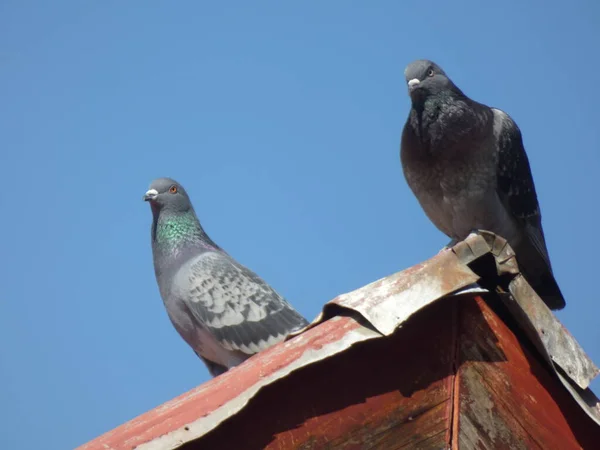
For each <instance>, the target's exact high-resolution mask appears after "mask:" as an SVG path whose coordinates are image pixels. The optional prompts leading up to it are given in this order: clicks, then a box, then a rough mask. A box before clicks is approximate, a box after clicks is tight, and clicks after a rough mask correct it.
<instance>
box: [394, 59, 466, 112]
mask: <svg viewBox="0 0 600 450" xmlns="http://www.w3.org/2000/svg"><path fill="white" fill-rule="evenodd" d="M404 76H405V77H406V83H407V84H408V93H409V95H410V98H411V100H412V102H413V104H414V103H421V102H423V101H425V100H426V99H427V98H428V97H432V96H437V95H440V94H443V93H449V92H454V93H460V94H461V95H462V92H460V90H459V89H458V88H457V87H456V86H455V85H454V83H453V82H452V80H450V78H448V76H447V75H446V73H445V72H444V70H443V69H442V68H441V67H440V66H438V65H437V64H436V63H434V62H433V61H429V60H427V59H419V60H417V61H414V62H412V63H410V64H409V65H408V66H407V67H406V69H405V70H404Z"/></svg>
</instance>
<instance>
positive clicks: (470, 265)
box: [80, 232, 600, 450]
mask: <svg viewBox="0 0 600 450" xmlns="http://www.w3.org/2000/svg"><path fill="white" fill-rule="evenodd" d="M482 276H483V277H484V279H483V280H482V279H481V277H482ZM483 281H485V283H484V282H483ZM480 283H481V284H480ZM494 283H497V286H496V288H494V289H493V290H492V292H489V291H488V288H490V289H491V288H492V287H491V286H493V285H494ZM484 285H485V287H484ZM482 293H484V294H485V295H487V296H488V297H490V298H492V297H494V298H498V297H499V298H501V299H502V301H503V302H504V304H506V306H507V307H508V309H509V311H510V313H511V316H512V317H513V318H514V319H515V320H516V322H517V323H518V324H519V326H520V327H521V328H522V329H523V330H524V332H525V334H526V336H527V338H528V339H529V342H531V343H532V344H533V345H534V347H535V348H536V349H537V351H538V353H539V355H541V357H542V359H543V360H545V361H546V362H547V363H548V364H547V368H550V369H551V371H553V372H549V371H548V370H547V368H546V366H543V365H542V364H541V363H539V362H537V364H538V366H539V367H537V366H536V368H535V370H534V369H533V367H534V366H535V364H533V362H532V361H535V358H534V357H532V356H531V355H529V354H527V355H526V357H522V356H519V355H520V354H519V352H525V350H524V349H522V348H521V347H520V345H519V341H518V340H517V339H516V338H514V336H512V335H511V334H510V330H509V328H508V327H507V326H506V325H505V324H503V323H502V321H501V320H500V319H499V318H498V317H497V316H495V314H494V312H493V311H492V310H491V309H490V308H489V307H488V306H487V305H486V304H485V302H484V301H483V300H482V299H480V298H479V299H478V300H477V301H476V302H477V303H476V305H477V308H478V310H479V315H478V316H477V314H475V313H474V312H473V311H474V310H473V308H471V309H469V308H467V309H466V310H465V311H467V312H469V314H471V316H472V320H471V322H469V323H467V322H465V320H466V319H465V317H467V316H468V314H466V313H465V314H463V313H462V311H463V309H464V307H463V306H461V307H460V308H459V307H458V306H457V305H464V304H468V302H471V303H473V302H474V301H475V300H473V298H474V297H475V296H477V295H479V294H482ZM426 306H429V307H428V308H426ZM477 308H476V309H477ZM486 308H487V309H486ZM457 311H458V312H457ZM457 317H458V318H457ZM476 319H477V320H476ZM503 326H504V328H503ZM478 327H479V328H481V327H483V328H484V329H486V330H487V329H491V330H492V332H491V333H487V334H485V333H483V332H481V333H479V334H473V333H475V331H477V330H479V328H478ZM470 328H472V329H473V330H475V331H473V333H471V334H469V333H467V331H465V330H468V329H470ZM479 331H481V330H479ZM549 334H553V336H548V335H549ZM511 336H512V337H511ZM469 339H470V341H469ZM477 339H483V341H482V342H478V341H477ZM465 342H471V344H469V345H470V347H469V346H467V347H465V345H466V344H465ZM490 343H493V344H494V345H495V347H494V346H492V345H491V344H490ZM488 344H489V345H488ZM422 345H427V346H426V347H422ZM507 346H509V347H510V346H512V347H514V348H512V347H511V348H510V349H508V347H507ZM477 352H479V353H477ZM515 352H516V353H515ZM478 355H479V356H480V358H478ZM501 356H503V357H502V358H501ZM449 361H450V362H449ZM515 361H520V362H519V363H518V364H517V363H516V362H515ZM511 364H512V365H511ZM515 364H516V365H515ZM554 364H556V367H555V365H554ZM513 366H514V367H513ZM542 366H543V367H542ZM432 367H437V369H435V370H433V369H432ZM529 368H531V373H529V375H527V373H528V372H527V371H528V370H529ZM561 368H562V369H561ZM513 369H514V370H513ZM563 369H564V373H563V371H562V370H563ZM432 370H433V372H435V375H433V374H432V373H433V372H432ZM524 370H525V372H523V371H524ZM505 372H506V373H505ZM522 372H523V373H525V375H527V376H525V375H524V374H523V373H522ZM597 372H598V369H597V368H596V367H595V366H594V365H593V363H592V362H591V360H589V358H588V357H587V356H586V355H585V353H584V352H583V350H582V349H581V348H580V347H579V345H578V344H577V342H576V341H575V340H574V339H573V338H572V336H571V335H570V334H569V333H568V332H567V331H566V330H565V329H564V327H562V325H560V323H559V322H558V320H557V319H556V318H555V317H554V315H553V314H552V313H551V312H550V311H549V310H548V309H547V307H546V306H545V304H544V303H543V302H542V301H541V300H540V299H539V297H537V295H536V294H535V293H534V292H533V291H532V290H531V288H530V287H529V285H527V283H526V281H525V280H524V279H523V277H522V276H520V274H519V271H518V265H517V262H516V259H515V257H514V253H513V251H512V249H511V248H510V246H508V244H507V243H506V241H505V240H504V239H502V238H500V237H498V236H495V235H493V234H491V233H487V232H482V233H479V234H472V235H470V236H469V237H468V238H467V239H466V240H465V241H463V242H461V243H459V244H458V245H457V246H455V247H454V248H453V249H452V250H447V251H443V252H441V253H439V254H438V255H436V256H435V257H433V258H432V259H430V260H428V261H426V262H424V263H422V264H418V265H417V266H414V267H412V268H410V269H407V270H405V271H403V272H400V273H397V274H394V275H391V276H389V277H386V278H384V279H381V280H378V281H376V282H374V283H371V284H369V285H367V286H365V287H363V288H361V289H358V290H357V291H354V292H350V293H348V294H343V295H340V296H339V297H337V298H335V299H334V300H332V301H331V302H329V303H328V304H326V305H325V307H324V308H323V312H322V313H321V314H320V315H319V317H317V318H316V319H315V320H314V321H313V322H312V323H311V324H310V325H309V326H308V327H307V328H306V329H305V330H302V331H301V332H300V333H296V334H295V335H294V336H293V337H290V339H288V340H287V341H286V342H282V343H280V344H278V345H276V346H275V347H272V348H270V349H268V350H266V351H264V352H261V353H259V354H258V355H255V356H253V357H252V358H250V359H248V360H247V361H246V362H244V363H243V364H241V365H240V366H238V367H236V368H235V369H233V370H230V371H228V372H226V373H225V374H223V375H221V376H219V377H217V378H215V379H213V380H211V381H209V382H207V383H205V384H203V385H201V386H199V387H198V388H196V389H194V390H192V391H190V392H188V393H186V394H184V395H182V396H180V397H178V398H176V399H174V400H172V401H170V402H167V403H166V404H164V405H163V406H161V407H159V408H156V409H155V410H152V411H149V412H148V413H146V414H143V415H142V416H140V417H138V418H136V419H134V420H132V421H131V422H129V423H127V424H124V425H122V426H120V427H118V428H116V429H115V430H113V431H111V432H108V433H106V434H105V435H103V436H101V437H99V438H97V439H95V440H94V441H92V442H90V443H88V444H86V445H84V446H82V447H80V449H86V450H92V449H93V450H96V449H98V450H100V449H113V450H117V449H132V448H138V449H146V450H152V449H174V448H182V446H184V445H187V446H189V448H214V447H210V446H209V447H204V446H203V445H207V443H209V442H210V443H213V444H215V445H216V443H218V444H219V447H220V448H250V449H251V448H265V447H267V448H278V449H287V448H364V447H362V446H361V440H363V441H364V440H365V439H367V441H368V442H372V443H373V445H372V447H371V448H415V446H417V447H418V448H442V447H443V446H444V445H451V444H453V445H454V446H453V448H456V447H455V445H458V444H457V443H458V442H459V441H458V440H457V439H459V437H460V439H463V442H464V443H465V445H466V446H461V447H460V448H472V447H469V446H468V445H467V444H468V443H469V442H475V437H474V436H475V434H474V433H476V432H477V433H483V432H487V437H481V438H480V441H479V442H480V443H481V445H484V447H486V448H497V447H494V446H493V445H492V444H494V442H495V439H497V438H498V436H501V435H503V434H502V433H503V432H502V431H501V430H513V431H514V433H513V437H515V436H516V438H515V439H517V440H516V441H514V443H513V444H514V446H515V448H518V447H519V445H521V444H523V443H524V445H526V446H527V445H531V446H532V447H528V448H536V446H538V447H539V445H538V444H539V443H540V442H542V441H543V440H544V439H546V438H547V436H546V435H544V434H543V433H542V434H539V433H538V434H536V433H537V432H536V433H533V432H529V431H528V427H530V426H533V424H534V423H537V422H540V423H541V425H539V426H540V427H542V429H543V430H545V429H546V428H544V427H550V429H551V428H552V427H553V426H556V427H558V426H560V427H562V428H560V429H561V430H562V431H561V433H563V434H562V436H563V437H564V442H565V443H566V444H565V445H567V444H568V446H567V447H560V448H575V447H571V444H573V442H579V441H581V440H585V438H584V437H582V436H585V435H586V433H587V434H593V433H594V432H596V434H595V435H594V436H595V437H596V438H597V439H598V441H600V435H598V434H597V432H598V430H600V428H599V427H597V425H596V424H600V407H598V400H597V399H596V397H595V396H594V394H593V393H592V392H591V391H590V390H589V389H588V388H587V386H588V385H589V382H590V380H591V379H592V378H593V377H594V376H595V374H596V373H597ZM519 374H520V375H519ZM540 374H542V375H540ZM555 376H556V377H558V378H556V377H555ZM386 377H389V378H386ZM519 377H520V378H519ZM523 377H524V378H523ZM544 377H545V378H544ZM557 379H558V380H560V382H561V383H562V385H563V386H564V387H565V388H566V390H565V389H562V387H560V386H561V385H559V384H557V383H558V381H557ZM390 380H392V381H393V382H394V383H397V384H398V385H397V386H393V385H392V384H393V383H392V381H390ZM507 380H508V381H507ZM492 381H493V383H492ZM410 383H416V384H417V385H418V388H414V389H413V390H412V391H411V390H410V389H408V388H407V386H409V385H410ZM486 383H487V384H486ZM490 383H492V384H494V386H493V387H491V385H490ZM502 383H504V384H502ZM515 383H516V384H515ZM536 383H537V384H536ZM538 385H539V386H538ZM506 386H512V388H510V389H509V388H506V389H508V391H507V390H506V389H505V390H503V389H504V388H505V387H506ZM521 386H522V387H521ZM525 386H527V387H526V388H525ZM535 386H537V387H535ZM540 386H541V387H540ZM559 387H560V388H559ZM386 389H388V390H386ZM511 389H512V390H511ZM513 391H514V392H517V391H518V394H519V396H520V397H519V396H516V397H515V399H514V401H515V402H518V403H519V405H512V404H511V403H510V402H511V401H513V400H510V399H508V397H509V396H510V395H511V393H513ZM499 392H501V393H502V394H501V395H500V394H498V393H499ZM533 392H535V395H534V394H533ZM544 392H545V393H544ZM465 393H468V395H467V397H463V394H465ZM527 393H529V394H527ZM548 393H550V394H548ZM475 394H477V395H475ZM496 394H498V395H496ZM525 394H527V395H531V397H532V398H534V399H535V400H536V402H537V403H535V404H529V403H528V400H527V398H525V397H523V395H525ZM486 398H487V399H488V400H486ZM573 399H574V400H575V402H576V403H575V402H573ZM552 401H554V402H555V405H554V406H551V405H550V404H551V402H552ZM269 402H270V403H269ZM344 402H346V403H344ZM486 402H487V403H486ZM490 402H492V403H490ZM538 403H539V405H542V407H540V408H539V409H536V408H537V407H536V406H535V405H536V404H538ZM269 404H270V405H271V406H268V405H269ZM577 404H579V406H577ZM490 405H492V406H490ZM523 405H526V406H527V407H526V409H525V410H523V409H522V408H521V409H520V407H521V406H523ZM517 406H519V407H517ZM490 408H491V409H490ZM544 411H546V412H548V411H552V414H551V418H550V419H548V418H547V417H546V415H547V413H545V412H544ZM492 413H494V414H495V413H497V414H496V416H495V417H496V419H493V418H492V419H493V420H498V421H502V423H500V422H498V423H496V425H494V423H495V422H493V420H492V419H490V420H492V422H489V421H488V422H485V423H484V422H478V420H483V419H485V418H486V417H488V416H490V415H493V414H492ZM482 414H483V415H482ZM532 414H533V416H532ZM544 414H546V415H544ZM548 414H550V413H548ZM561 414H562V416H561ZM538 415H539V416H538ZM490 417H491V416H490ZM532 417H533V418H532ZM560 417H562V419H561V418H560ZM571 417H577V418H578V419H577V420H578V421H579V423H582V424H587V425H586V426H587V428H586V427H585V426H584V427H583V428H582V429H577V426H575V425H574V424H573V423H572V419H571ZM478 418H479V419H478ZM589 418H591V419H592V420H593V421H595V422H596V423H595V424H594V427H596V429H595V431H590V429H589V424H590V422H589ZM546 419H547V420H548V421H546ZM545 421H546V422H545ZM565 421H566V422H565ZM548 424H551V425H548ZM491 426H495V428H494V429H495V430H497V431H496V434H494V432H493V430H492V428H489V427H491ZM535 426H538V425H535ZM481 427H484V428H481ZM485 427H488V428H489V429H487V431H486V429H485ZM519 427H520V428H519ZM565 427H566V428H565ZM567 428H568V430H567ZM580 428H581V426H580ZM523 429H525V431H523ZM490 430H492V431H490ZM252 432H254V433H255V434H257V433H259V432H260V433H262V434H260V433H259V434H260V436H255V437H256V439H258V441H256V442H260V443H261V444H260V445H262V446H260V445H259V446H255V447H252V446H248V445H242V444H244V443H246V444H248V442H246V441H243V439H246V438H247V437H248V436H249V435H251V434H252ZM269 433H271V434H269ZM540 433H541V432H540ZM267 437H268V439H267ZM217 438H218V440H215V439H217ZM235 439H242V440H241V441H240V440H238V441H236V440H235ZM265 439H267V440H265ZM486 439H487V440H486ZM506 439H508V438H506ZM506 439H505V441H504V442H509V441H508V440H506ZM561 439H562V438H561ZM392 441H393V442H397V443H399V444H398V445H396V446H394V447H390V446H389V445H390V444H389V443H390V442H392ZM235 442H237V444H235V445H234V443H235ZM498 442H500V441H498ZM511 442H512V441H511ZM562 442H563V441H561V443H562ZM223 443H228V445H225V446H223V445H222V444H223ZM400 443H402V445H400ZM231 445H233V447H231ZM236 445H237V446H236ZM240 445H242V446H241V447H240ZM473 445H475V444H473ZM478 445H479V444H478ZM511 445H512V444H511ZM403 446H404V447H403ZM185 448H188V447H185ZM548 448H551V447H548Z"/></svg>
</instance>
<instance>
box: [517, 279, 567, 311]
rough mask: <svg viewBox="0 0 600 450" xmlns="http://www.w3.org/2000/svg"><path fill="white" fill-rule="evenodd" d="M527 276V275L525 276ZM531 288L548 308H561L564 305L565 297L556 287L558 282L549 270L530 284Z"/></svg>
mask: <svg viewBox="0 0 600 450" xmlns="http://www.w3.org/2000/svg"><path fill="white" fill-rule="evenodd" d="M525 278H527V277H525ZM531 287H532V288H533V290H534V291H535V292H536V293H537V295H539V296H540V298H541V299H542V300H543V301H544V303H545V304H546V305H547V306H548V308H550V309H563V308H564V307H565V305H566V302H565V299H564V297H563V295H562V292H561V291H560V288H559V287H558V283H557V282H556V280H555V279H554V276H553V275H552V273H550V272H549V271H548V272H546V273H545V274H544V275H542V276H541V277H540V278H539V281H538V282H537V283H534V284H532V285H531Z"/></svg>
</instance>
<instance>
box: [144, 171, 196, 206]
mask: <svg viewBox="0 0 600 450" xmlns="http://www.w3.org/2000/svg"><path fill="white" fill-rule="evenodd" d="M144 200H145V201H147V202H150V205H151V207H152V212H153V213H158V212H161V211H167V210H168V211H169V212H174V213H178V212H179V213H185V212H188V211H190V210H193V208H192V202H191V201H190V198H189V196H188V195H187V192H186V191H185V189H184V188H183V186H182V185H181V184H179V183H178V182H177V181H175V180H173V179H171V178H157V179H156V180H154V181H153V182H152V183H150V188H149V189H148V191H147V192H146V193H145V194H144Z"/></svg>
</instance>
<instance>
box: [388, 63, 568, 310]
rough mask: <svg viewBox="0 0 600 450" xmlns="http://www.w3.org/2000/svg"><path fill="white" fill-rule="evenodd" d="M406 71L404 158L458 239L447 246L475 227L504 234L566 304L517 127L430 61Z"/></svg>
mask: <svg viewBox="0 0 600 450" xmlns="http://www.w3.org/2000/svg"><path fill="white" fill-rule="evenodd" d="M404 75H405V76H406V82H407V83H408V91H409V95H410V98H411V101H412V108H411V110H410V113H409V116H408V120H407V121H406V124H405V125H404V130H403V132H402V143H401V147H400V159H401V161H402V168H403V170H404V175H405V177H406V181H407V182H408V185H409V186H410V188H411V189H412V191H413V193H414V194H415V195H416V197H417V199H418V200H419V203H420V204H421V206H422V208H423V209H424V210H425V213H426V214H427V216H428V217H429V219H430V220H431V221H432V222H433V223H434V225H435V226H436V227H437V228H438V229H440V230H441V231H442V232H443V233H445V234H446V235H447V236H449V237H450V238H451V239H452V241H451V242H450V244H448V246H452V245H454V244H455V243H456V242H457V241H460V240H462V239H464V238H465V237H467V236H468V235H469V233H470V232H471V231H474V230H477V229H483V230H488V231H491V232H493V233H496V234H498V235H500V236H502V237H504V238H505V239H506V240H507V241H508V242H509V244H510V246H511V247H512V248H513V250H514V251H515V253H516V255H517V261H518V263H519V268H520V269H521V272H522V273H523V275H524V276H525V278H526V279H527V281H528V282H529V284H530V285H531V286H532V287H533V288H534V289H535V290H536V292H537V293H538V295H539V296H540V297H541V298H542V299H543V300H544V301H545V302H546V304H547V305H548V306H549V307H550V308H552V309H560V308H563V307H564V306H565V300H564V298H563V296H562V294H561V292H560V289H559V287H558V284H557V283H556V281H555V279H554V276H553V274H552V268H551V266H550V258H549V257H548V250H547V249H546V242H545V239H544V231H543V230H542V217H541V215H540V208H539V205H538V200H537V195H536V192H535V186H534V184H533V178H532V176H531V170H530V168H529V161H528V159H527V155H526V154H525V148H524V147H523V140H522V138H521V131H520V130H519V127H517V125H516V123H515V122H513V120H512V119H511V118H510V116H509V115H508V114H506V113H505V112H503V111H501V110H499V109H496V108H490V107H488V106H486V105H482V104H481V103H477V102H475V101H473V100H471V99H470V98H469V97H467V96H466V95H465V94H463V92H462V91H461V90H460V89H459V88H458V87H457V86H456V85H455V84H454V83H453V82H452V80H450V78H448V76H447V75H446V74H445V73H444V71H443V70H442V69H441V68H440V67H439V66H438V65H437V64H435V63H433V62H431V61H427V60H419V61H415V62H413V63H411V64H409V65H408V67H407V68H406V70H405V72H404Z"/></svg>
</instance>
